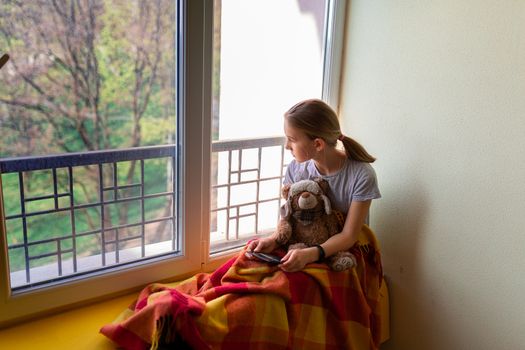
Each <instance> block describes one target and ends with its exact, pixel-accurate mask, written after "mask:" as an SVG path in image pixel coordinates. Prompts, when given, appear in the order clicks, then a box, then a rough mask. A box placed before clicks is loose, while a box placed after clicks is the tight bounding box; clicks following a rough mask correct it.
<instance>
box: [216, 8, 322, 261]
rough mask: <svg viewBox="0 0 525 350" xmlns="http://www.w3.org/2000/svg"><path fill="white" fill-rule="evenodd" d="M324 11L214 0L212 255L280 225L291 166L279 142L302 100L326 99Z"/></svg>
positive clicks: (287, 155)
mask: <svg viewBox="0 0 525 350" xmlns="http://www.w3.org/2000/svg"><path fill="white" fill-rule="evenodd" d="M325 6H326V1H324V0H267V1H260V0H222V1H219V0H216V1H215V32H214V70H213V71H214V75H213V76H214V85H213V123H212V127H213V141H214V142H213V155H212V186H213V191H212V202H211V203H212V218H211V245H212V247H211V251H212V252H217V251H220V250H222V249H228V248H231V247H234V246H239V245H242V244H243V243H244V242H245V241H246V240H247V239H249V238H250V237H253V235H254V234H256V233H258V234H265V233H269V232H272V231H273V229H274V228H275V226H276V223H277V219H278V212H279V210H278V209H279V204H280V199H279V193H280V186H281V177H282V175H283V167H284V166H285V165H286V164H287V163H288V161H289V160H290V159H289V157H290V156H289V154H288V152H284V149H283V147H282V144H283V142H282V139H281V138H280V137H281V136H282V135H283V114H284V112H285V111H286V110H287V109H288V108H290V107H291V106H292V105H294V104H295V103H297V102H299V101H300V100H303V99H307V98H321V94H322V79H323V57H322V55H323V46H324V26H325V12H326V11H325ZM275 136H279V137H275ZM239 139H244V140H243V141H238V140H239ZM232 140H237V141H232ZM243 213H244V214H243Z"/></svg>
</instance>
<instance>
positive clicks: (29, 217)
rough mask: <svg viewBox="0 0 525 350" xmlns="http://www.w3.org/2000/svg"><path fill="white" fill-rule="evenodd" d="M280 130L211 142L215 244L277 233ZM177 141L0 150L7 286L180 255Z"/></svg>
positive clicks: (217, 247) (216, 247)
mask: <svg viewBox="0 0 525 350" xmlns="http://www.w3.org/2000/svg"><path fill="white" fill-rule="evenodd" d="M283 144H284V138H282V137H274V138H261V139H249V140H235V141H220V142H214V143H213V145H212V152H213V155H212V159H213V162H214V166H213V167H212V168H213V169H214V174H212V208H211V219H212V220H211V222H212V227H211V235H210V243H211V247H210V248H211V249H210V251H211V253H212V254H213V253H217V252H221V251H224V250H228V249H232V248H235V247H238V246H241V245H243V244H245V242H246V241H247V240H248V239H250V238H251V237H253V236H254V234H266V233H268V232H271V231H272V230H273V229H274V228H275V225H276V222H277V219H278V208H279V205H280V195H279V194H280V187H281V180H282V176H283V168H284V164H285V152H284V146H283ZM176 153H177V152H176V148H175V146H172V145H168V146H158V147H143V148H133V149H126V150H111V151H97V152H87V153H75V154H66V155H57V156H43V157H21V158H6V159H0V174H1V180H2V183H1V184H2V189H3V195H4V218H5V224H6V228H7V232H6V240H7V245H8V254H9V263H10V276H11V289H12V290H25V289H27V288H31V287H33V286H38V285H42V284H47V283H51V282H57V281H60V280H64V279H67V278H72V277H77V276H79V275H84V274H87V273H94V272H98V271H101V270H105V269H108V268H113V267H115V266H120V265H123V264H130V263H137V262H140V261H142V260H146V259H151V258H158V257H159V256H162V255H166V254H171V255H173V254H175V255H177V254H180V246H179V245H180V235H178V234H177V230H176V227H177V215H176V213H177V198H176V195H175V193H176V189H175V187H176V186H174V185H173V184H174V183H175V181H176V178H175V174H176V173H177V172H176V164H177V159H176Z"/></svg>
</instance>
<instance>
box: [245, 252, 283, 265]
mask: <svg viewBox="0 0 525 350" xmlns="http://www.w3.org/2000/svg"><path fill="white" fill-rule="evenodd" d="M246 256H247V257H248V258H252V257H256V258H257V259H259V260H262V261H265V262H267V263H270V264H280V263H281V258H279V257H278V256H275V255H271V254H266V253H259V252H250V251H248V252H246Z"/></svg>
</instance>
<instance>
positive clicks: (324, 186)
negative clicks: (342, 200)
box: [314, 177, 329, 194]
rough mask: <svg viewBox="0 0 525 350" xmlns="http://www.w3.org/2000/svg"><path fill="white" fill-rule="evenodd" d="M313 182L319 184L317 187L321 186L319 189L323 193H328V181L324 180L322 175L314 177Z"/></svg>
mask: <svg viewBox="0 0 525 350" xmlns="http://www.w3.org/2000/svg"><path fill="white" fill-rule="evenodd" d="M314 181H315V182H317V184H318V185H319V187H321V190H322V191H323V193H325V194H326V193H328V186H329V185H328V181H326V180H325V179H323V178H322V177H316V178H315V180H314Z"/></svg>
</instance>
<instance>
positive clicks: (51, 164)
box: [0, 0, 179, 288]
mask: <svg viewBox="0 0 525 350" xmlns="http://www.w3.org/2000/svg"><path fill="white" fill-rule="evenodd" d="M176 10H177V2H176V1H174V0H158V1H139V0H131V1H129V0H94V1H93V0H89V1H88V0H80V1H77V0H64V1H48V0H34V1H12V0H7V1H1V2H0V55H3V54H4V53H7V54H9V56H10V59H9V61H8V62H7V63H6V64H5V65H4V66H3V67H2V69H1V70H0V135H2V137H1V138H0V162H1V163H2V165H3V166H4V165H5V164H8V163H9V162H11V163H9V164H14V163H16V164H18V165H17V166H18V168H19V169H15V168H12V169H11V170H7V171H4V174H2V175H1V176H2V186H3V187H2V191H3V202H4V204H7V206H6V209H7V210H6V213H5V214H6V218H5V221H6V228H7V232H6V233H7V237H8V253H9V261H10V270H11V287H12V288H19V287H20V288H24V287H25V286H26V285H27V286H29V285H31V284H32V283H38V282H42V283H45V282H46V281H49V280H52V279H63V278H67V277H68V276H70V275H74V274H78V273H84V272H88V271H95V270H97V269H103V268H106V267H108V266H112V265H117V264H121V263H125V262H130V261H137V260H143V259H146V258H149V257H153V256H158V255H159V254H165V253H173V252H178V241H179V238H178V237H177V235H176V232H175V231H176V225H175V222H176V218H175V215H174V213H176V212H177V210H176V203H177V201H176V200H174V199H175V197H174V193H176V189H175V188H174V174H176V171H175V165H176V164H177V162H176V161H175V158H174V156H175V146H174V145H175V144H176V142H177V140H176V137H175V135H176V119H177V117H176V103H177V101H176V90H175V87H176V80H177V76H176V75H177V72H176V67H177V62H176V58H177V52H176V38H177V33H176V28H177V14H176ZM144 146H161V147H156V148H155V149H154V150H152V148H145V147H144ZM124 149H131V150H129V151H124ZM72 153H73V154H72ZM21 156H25V157H28V158H17V157H21ZM44 157H45V159H46V160H45V161H43V158H44ZM12 158H14V159H15V162H13V160H12ZM8 168H9V167H7V169H8Z"/></svg>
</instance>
